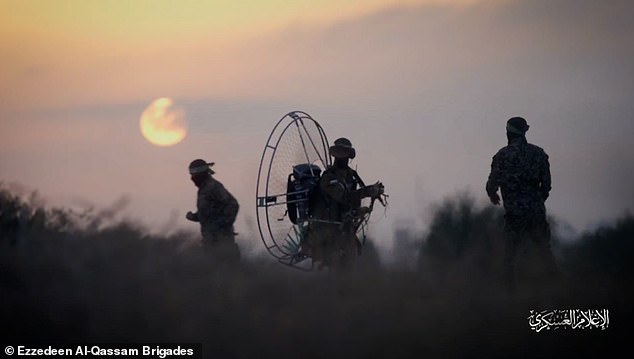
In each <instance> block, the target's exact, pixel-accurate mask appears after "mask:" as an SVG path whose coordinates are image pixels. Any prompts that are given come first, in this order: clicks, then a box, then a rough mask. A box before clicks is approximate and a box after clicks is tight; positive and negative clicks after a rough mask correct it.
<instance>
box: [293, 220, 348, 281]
mask: <svg viewBox="0 0 634 359" xmlns="http://www.w3.org/2000/svg"><path fill="white" fill-rule="evenodd" d="M359 248H360V246H359V239H358V238H357V236H356V235H355V234H354V233H350V232H349V231H342V230H341V229H340V228H339V226H338V225H332V224H320V225H316V226H314V227H312V228H310V229H309V231H308V233H307V234H306V238H305V240H304V241H303V244H302V251H304V252H305V253H306V254H308V255H309V256H310V257H311V258H312V260H313V263H318V268H319V269H322V268H324V267H329V268H331V269H333V270H336V271H339V270H346V269H351V268H352V267H354V262H355V259H356V257H357V255H358V252H359Z"/></svg>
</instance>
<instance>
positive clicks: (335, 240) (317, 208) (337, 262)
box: [303, 138, 383, 269]
mask: <svg viewBox="0 0 634 359" xmlns="http://www.w3.org/2000/svg"><path fill="white" fill-rule="evenodd" d="M329 153H330V155H331V156H332V157H334V159H335V161H334V164H333V165H332V166H330V167H329V168H327V169H326V170H325V171H324V173H323V174H322V176H321V178H320V180H319V191H318V193H319V198H318V199H317V200H316V201H315V203H314V204H313V209H312V211H311V212H312V214H313V219H312V220H311V225H310V229H309V233H308V235H307V240H306V241H305V242H304V248H303V250H304V251H306V252H308V253H311V256H312V258H313V262H321V263H320V267H323V266H330V267H333V268H335V269H336V268H344V267H349V266H351V265H352V261H353V260H354V257H355V256H356V255H357V254H358V253H360V248H361V243H360V241H359V238H357V235H356V231H357V228H358V226H356V224H358V220H359V219H360V218H361V217H362V216H363V214H364V212H363V211H364V210H366V211H367V208H362V207H361V199H362V198H365V197H371V198H378V197H379V196H381V195H382V194H383V185H382V184H381V183H376V184H374V185H371V186H367V187H366V186H365V184H364V183H363V181H362V180H361V178H360V177H359V175H358V174H357V172H356V171H355V170H353V169H352V168H350V167H349V166H348V162H349V160H350V159H353V158H354V157H355V155H356V152H355V149H354V148H353V147H352V143H351V142H350V140H348V139H346V138H339V139H337V140H336V141H335V143H334V145H333V146H331V147H330V148H329ZM355 227H356V228H355Z"/></svg>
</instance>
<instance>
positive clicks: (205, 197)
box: [194, 176, 240, 237]
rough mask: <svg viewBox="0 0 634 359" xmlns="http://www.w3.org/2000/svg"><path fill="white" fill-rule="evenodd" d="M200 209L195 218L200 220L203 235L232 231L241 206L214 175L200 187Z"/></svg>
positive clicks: (198, 202)
mask: <svg viewBox="0 0 634 359" xmlns="http://www.w3.org/2000/svg"><path fill="white" fill-rule="evenodd" d="M196 207H197V208H198V211H197V212H196V213H195V214H194V219H195V220H196V221H198V222H200V228H201V232H202V234H203V237H205V236H206V235H213V234H215V233H218V232H223V231H232V232H233V222H235V220H236V216H237V215H238V210H239V208H240V206H239V205H238V201H237V200H236V199H235V197H233V195H231V193H229V191H227V189H226V188H225V187H224V186H223V185H222V183H220V182H218V181H217V180H216V179H214V178H213V177H211V176H210V177H209V180H208V181H207V182H206V183H205V184H204V185H203V186H202V187H200V188H198V200H197V202H196Z"/></svg>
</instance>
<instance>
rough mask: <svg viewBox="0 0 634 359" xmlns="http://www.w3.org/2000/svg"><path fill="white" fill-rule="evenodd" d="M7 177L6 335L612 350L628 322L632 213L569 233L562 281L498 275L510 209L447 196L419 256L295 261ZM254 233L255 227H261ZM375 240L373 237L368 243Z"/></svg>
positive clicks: (546, 352)
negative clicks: (224, 259) (66, 201)
mask: <svg viewBox="0 0 634 359" xmlns="http://www.w3.org/2000/svg"><path fill="white" fill-rule="evenodd" d="M32 202H33V201H28V200H27V201H24V200H22V199H21V198H19V197H17V196H15V195H13V194H11V193H10V192H8V191H6V190H2V191H0V225H1V228H0V303H2V305H1V306H0V323H2V325H3V326H4V329H5V330H4V334H3V339H4V340H3V341H4V342H7V343H8V342H17V341H21V342H38V341H40V342H53V341H58V342H59V341H61V342H81V341H89V342H100V341H108V342H172V343H176V342H200V343H203V347H204V353H205V357H237V358H252V357H299V358H311V357H342V356H346V357H391V358H397V357H413V356H421V357H422V356H428V357H439V356H442V357H445V356H481V355H485V354H487V355H493V356H499V357H516V356H548V357H550V356H560V355H569V354H571V353H580V352H582V353H585V354H592V353H596V354H603V353H605V350H608V349H610V350H614V349H618V348H617V347H618V346H623V347H625V339H626V335H627V334H629V333H631V331H629V329H630V328H631V323H633V322H632V320H633V319H634V316H633V315H632V305H631V303H632V302H633V299H634V298H633V296H632V293H634V291H632V289H633V288H632V283H633V281H632V262H631V260H632V258H633V254H634V243H633V240H634V236H633V235H634V220H633V218H632V217H631V216H625V217H624V218H622V219H620V220H619V221H617V222H616V223H615V224H614V225H612V226H608V227H605V228H600V229H598V230H597V231H595V232H592V233H586V234H584V235H582V236H581V237H580V238H579V239H577V240H576V241H573V242H570V243H568V244H562V243H557V246H558V247H557V253H558V260H559V264H560V266H561V269H562V272H564V278H563V279H562V280H561V281H560V282H559V283H560V284H559V285H557V286H549V287H544V288H537V289H536V288H535V287H524V288H521V290H519V291H518V292H516V293H513V294H510V293H508V292H507V291H506V290H505V288H504V287H503V286H501V285H500V283H499V281H498V280H497V276H496V274H497V273H499V260H500V256H501V254H500V253H501V246H502V245H503V234H502V232H501V220H502V217H501V213H500V211H499V210H498V209H495V208H491V207H484V208H479V207H478V206H477V205H476V204H475V203H474V202H473V201H472V200H470V199H468V197H464V196H462V197H458V198H455V199H450V200H448V201H447V202H445V203H444V204H441V205H440V206H439V207H438V208H437V210H436V212H435V216H434V219H433V221H432V223H431V225H430V227H429V230H428V232H427V234H426V235H425V236H422V237H421V238H414V239H416V240H418V242H417V243H419V249H420V256H419V264H418V265H417V266H414V267H410V268H407V267H398V266H396V267H381V266H380V265H378V264H377V262H376V256H370V254H372V251H368V252H367V253H366V254H368V256H369V257H373V258H374V259H373V260H372V261H371V262H372V263H374V264H372V265H368V264H367V263H366V265H362V266H361V268H362V269H360V270H358V271H355V272H353V273H347V274H344V275H339V276H335V275H333V274H331V273H326V272H321V273H303V272H299V271H293V270H290V269H288V268H285V267H283V266H280V265H279V264H277V263H275V262H274V261H270V260H269V258H266V259H252V260H245V261H244V263H243V265H242V266H240V267H239V268H223V267H219V266H217V265H215V264H214V263H211V262H210V261H209V257H208V256H207V255H206V253H204V252H203V251H202V248H200V247H199V246H198V245H197V240H196V237H195V236H192V235H191V234H187V233H177V234H174V235H171V236H163V237H162V236H151V235H148V234H146V233H145V231H144V230H143V229H142V228H141V227H140V226H138V225H135V224H133V223H128V222H119V223H110V224H108V223H105V222H103V221H101V220H100V218H99V216H98V215H96V214H91V213H83V214H77V213H73V212H71V211H66V210H60V209H45V208H42V207H41V206H37V205H34V204H33V203H32ZM254 240H255V239H254ZM368 248H372V247H368ZM577 308H579V309H602V308H606V309H609V310H610V315H611V322H610V326H609V328H608V329H607V330H605V331H600V330H585V331H581V330H566V331H560V332H556V331H555V332H552V331H551V332H546V333H535V332H533V331H531V330H530V329H529V326H528V324H527V316H528V315H529V310H530V309H535V310H542V309H577Z"/></svg>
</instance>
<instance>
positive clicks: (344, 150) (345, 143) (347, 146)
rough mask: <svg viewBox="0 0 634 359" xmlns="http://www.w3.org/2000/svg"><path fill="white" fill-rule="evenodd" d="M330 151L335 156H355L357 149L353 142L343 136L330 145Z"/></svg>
mask: <svg viewBox="0 0 634 359" xmlns="http://www.w3.org/2000/svg"><path fill="white" fill-rule="evenodd" d="M329 153H330V155H331V156H332V157H335V158H350V159H352V158H354V157H355V156H356V151H355V150H354V147H352V142H350V140H349V139H347V138H345V137H341V138H338V139H336V140H335V144H334V145H333V146H330V149H329Z"/></svg>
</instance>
